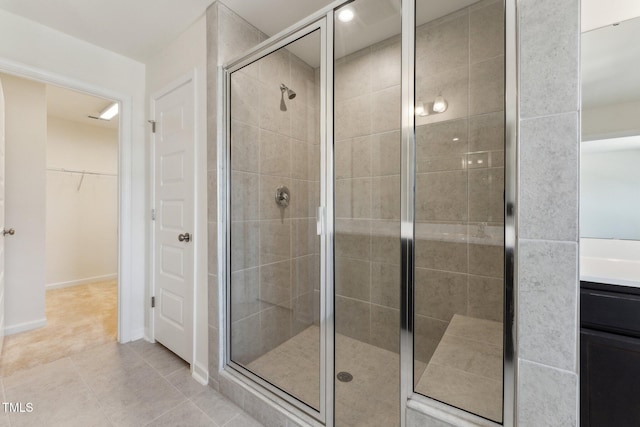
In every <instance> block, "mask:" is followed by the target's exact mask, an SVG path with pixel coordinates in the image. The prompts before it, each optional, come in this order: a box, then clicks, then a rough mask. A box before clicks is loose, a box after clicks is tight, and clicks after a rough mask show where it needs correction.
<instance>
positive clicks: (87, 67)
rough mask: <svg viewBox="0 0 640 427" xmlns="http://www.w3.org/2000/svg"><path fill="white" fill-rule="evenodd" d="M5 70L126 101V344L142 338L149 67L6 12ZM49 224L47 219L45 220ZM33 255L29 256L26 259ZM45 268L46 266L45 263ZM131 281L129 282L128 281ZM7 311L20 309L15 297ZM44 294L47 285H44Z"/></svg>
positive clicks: (0, 31) (0, 37)
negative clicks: (146, 69) (147, 81)
mask: <svg viewBox="0 0 640 427" xmlns="http://www.w3.org/2000/svg"><path fill="white" fill-rule="evenodd" d="M0 70H4V71H9V72H13V73H21V74H28V75H30V76H32V77H38V78H42V79H46V80H49V81H50V80H55V82H56V83H58V84H63V85H66V86H71V87H74V88H75V89H81V90H86V91H88V92H92V93H94V94H98V95H101V96H104V97H107V98H112V99H118V100H120V101H121V102H122V103H123V111H122V113H121V120H122V121H121V123H122V129H123V130H122V131H121V140H120V142H121V148H122V151H123V152H125V153H126V152H127V151H129V152H130V156H129V157H130V158H129V159H128V161H127V162H123V163H122V164H121V170H120V173H121V177H122V178H123V179H124V182H126V180H127V178H128V177H129V176H130V178H131V188H124V194H126V195H127V197H126V198H125V199H124V200H123V201H124V206H123V209H124V210H125V211H126V216H131V221H130V222H129V221H122V222H121V230H120V231H121V233H122V234H123V235H125V236H126V237H127V239H126V242H128V243H126V244H125V246H123V251H124V253H123V254H122V260H123V262H122V264H121V265H120V267H119V268H120V270H121V279H122V282H123V283H122V284H121V286H127V287H128V290H127V294H126V297H128V298H126V299H125V300H128V301H129V302H130V304H129V305H126V304H124V303H123V302H122V301H123V300H122V299H121V304H122V305H121V308H122V314H121V316H122V317H121V318H122V320H123V323H124V324H125V325H121V326H123V327H124V329H121V331H120V332H121V335H120V336H119V339H120V340H121V341H124V342H126V341H129V340H131V339H136V338H141V337H142V336H143V334H144V308H143V307H144V302H145V300H144V286H145V283H146V279H147V278H146V274H145V273H146V267H145V266H146V258H145V249H146V248H145V246H146V245H145V242H146V239H147V234H146V229H145V226H146V219H147V217H148V206H147V197H146V192H145V190H146V183H145V179H146V159H145V127H146V126H147V123H146V112H145V66H144V64H142V63H139V62H137V61H134V60H132V59H129V58H126V57H124V56H122V55H118V54H116V53H113V52H110V51H108V50H106V49H103V48H100V47H97V46H94V45H92V44H90V43H87V42H84V41H82V40H79V39H76V38H74V37H71V36H68V35H66V34H63V33H61V32H59V31H56V30H53V29H51V28H48V27H45V26H43V25H40V24H38V23H35V22H33V21H29V20H26V19H24V18H21V17H19V16H17V15H14V14H11V13H8V12H5V11H2V10H0ZM43 225H44V219H43ZM26 256H28V255H26ZM43 267H44V264H43ZM125 282H126V283H125ZM10 286H11V284H10V283H7V311H8V312H9V310H10V307H11V306H14V305H15V309H19V308H20V307H19V306H18V305H17V303H16V302H15V301H11V300H10V299H9V287H10ZM43 290H44V287H43Z"/></svg>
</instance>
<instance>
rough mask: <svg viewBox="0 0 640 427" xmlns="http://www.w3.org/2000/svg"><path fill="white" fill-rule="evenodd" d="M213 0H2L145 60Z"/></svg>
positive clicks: (44, 21)
mask: <svg viewBox="0 0 640 427" xmlns="http://www.w3.org/2000/svg"><path fill="white" fill-rule="evenodd" d="M213 1H214V0H109V1H104V0H55V1H52V0H28V1H25V0H0V9H4V10H7V11H8V12H11V13H14V14H16V15H20V16H22V17H24V18H27V19H30V20H32V21H36V22H38V23H40V24H42V25H46V26H47V27H51V28H54V29H56V30H59V31H62V32H64V33H66V34H69V35H71V36H73V37H76V38H78V39H82V40H85V41H87V42H89V43H92V44H95V45H97V46H100V47H103V48H105V49H108V50H111V51H113V52H117V53H119V54H122V55H124V56H127V57H129V58H132V59H135V60H137V61H140V62H144V61H145V60H146V59H147V58H148V57H149V56H151V55H152V54H154V53H156V52H157V51H159V50H160V49H161V48H162V47H164V46H166V45H167V44H168V43H169V42H171V41H173V40H174V39H176V37H178V36H179V35H180V34H181V33H182V32H184V31H185V30H186V29H187V28H189V26H190V25H191V24H193V23H194V22H195V21H196V20H197V19H198V18H199V17H200V16H202V14H203V13H204V11H205V10H206V8H207V7H208V6H209V5H210V4H211V3H213ZM245 1H246V0H245ZM247 3H249V2H247ZM250 3H269V2H250Z"/></svg>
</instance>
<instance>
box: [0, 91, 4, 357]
mask: <svg viewBox="0 0 640 427" xmlns="http://www.w3.org/2000/svg"><path fill="white" fill-rule="evenodd" d="M4 145H5V144H4V91H3V90H2V81H0V230H2V231H1V232H0V234H2V235H1V236H0V354H1V353H2V347H3V344H4V236H5V230H4Z"/></svg>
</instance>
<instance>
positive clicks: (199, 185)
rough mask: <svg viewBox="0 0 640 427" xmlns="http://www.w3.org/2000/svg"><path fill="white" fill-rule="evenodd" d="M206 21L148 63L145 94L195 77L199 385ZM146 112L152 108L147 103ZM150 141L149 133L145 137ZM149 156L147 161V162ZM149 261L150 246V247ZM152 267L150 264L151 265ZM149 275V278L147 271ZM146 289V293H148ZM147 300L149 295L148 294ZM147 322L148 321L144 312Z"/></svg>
mask: <svg viewBox="0 0 640 427" xmlns="http://www.w3.org/2000/svg"><path fill="white" fill-rule="evenodd" d="M206 67H207V46H206V19H205V17H204V16H203V17H201V18H200V19H199V20H198V21H196V22H195V23H194V24H193V25H192V26H191V27H189V29H187V30H186V31H185V32H184V33H183V34H182V35H180V37H178V38H177V39H176V40H175V41H174V42H173V43H171V44H170V45H169V46H167V47H166V48H165V49H163V50H162V51H160V52H158V53H157V54H156V55H154V56H153V57H152V58H150V59H149V60H148V61H147V76H146V81H147V93H148V94H149V97H148V101H150V99H151V96H153V94H156V93H158V91H160V90H163V89H164V88H166V87H167V85H170V84H171V83H172V82H174V81H175V80H177V79H179V78H181V77H183V76H185V75H187V74H190V73H194V70H195V82H196V85H195V86H196V97H195V98H196V105H197V108H196V114H197V117H196V149H195V159H196V169H195V171H194V172H195V174H196V192H195V195H196V212H195V213H196V218H195V224H196V229H195V230H194V236H195V238H194V244H195V245H196V246H195V257H194V259H195V260H196V274H195V276H194V277H195V278H196V293H195V298H194V302H195V307H194V312H195V317H196V322H195V325H194V328H193V330H194V352H193V355H194V357H193V360H194V363H193V366H192V371H193V375H194V377H195V378H196V379H198V380H199V381H200V382H203V383H206V382H207V380H208V368H207V366H208V343H207V324H208V316H207V301H208V300H207V239H208V235H207V127H206V118H207V109H206V105H207V104H206V102H207V99H206V93H207V92H206V89H207V81H206V76H207V74H206ZM147 108H149V109H150V108H151V105H150V103H149V104H148V105H147ZM147 138H148V140H149V141H150V140H151V133H150V132H149V133H148V134H147ZM150 157H151V155H150V153H149V154H148V155H147V158H148V159H150ZM151 185H152V183H151V179H149V187H148V189H149V190H148V191H149V194H151V188H152V187H151ZM148 227H149V228H148V233H149V234H150V233H151V222H149V223H148ZM147 249H148V250H149V255H148V257H149V259H151V258H150V256H151V255H150V251H151V246H150V245H149V246H148V248H147ZM150 264H151V263H150ZM148 274H149V275H150V274H151V270H149V272H148ZM150 288H151V285H149V288H148V292H150V291H151V289H150ZM148 296H150V293H148ZM146 315H147V318H150V314H149V310H148V309H146ZM149 326H150V325H147V327H148V329H147V334H148V335H147V336H149V337H151V331H150V329H149Z"/></svg>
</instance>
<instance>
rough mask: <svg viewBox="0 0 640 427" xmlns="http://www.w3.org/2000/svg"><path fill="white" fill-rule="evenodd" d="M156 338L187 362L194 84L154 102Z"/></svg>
mask: <svg viewBox="0 0 640 427" xmlns="http://www.w3.org/2000/svg"><path fill="white" fill-rule="evenodd" d="M154 106H155V110H154V111H155V120H156V123H155V126H156V129H155V134H154V135H155V138H154V139H155V142H154V147H155V148H154V149H155V154H154V157H155V159H154V162H155V174H154V175H155V179H154V180H155V183H154V186H155V197H154V200H155V203H154V204H155V212H156V218H155V223H154V254H155V255H154V256H155V260H154V261H155V262H154V269H155V271H154V278H155V286H154V290H155V308H154V315H153V318H154V336H155V339H156V340H157V341H159V342H160V343H162V344H163V345H164V346H165V347H167V348H169V349H170V350H171V351H173V352H174V353H176V354H177V355H178V356H180V357H182V358H183V359H184V360H186V361H187V362H189V363H191V361H192V354H193V350H192V349H193V295H194V276H195V274H194V244H193V239H194V236H193V230H194V214H195V211H194V186H195V175H194V167H195V164H194V155H193V153H194V148H195V131H194V124H195V120H194V113H195V111H194V110H195V108H194V83H193V80H192V79H190V80H189V81H188V82H184V83H183V84H181V85H179V86H178V87H175V88H174V89H172V90H171V91H169V92H167V93H165V94H164V95H162V96H160V97H158V98H156V99H155V100H154Z"/></svg>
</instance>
